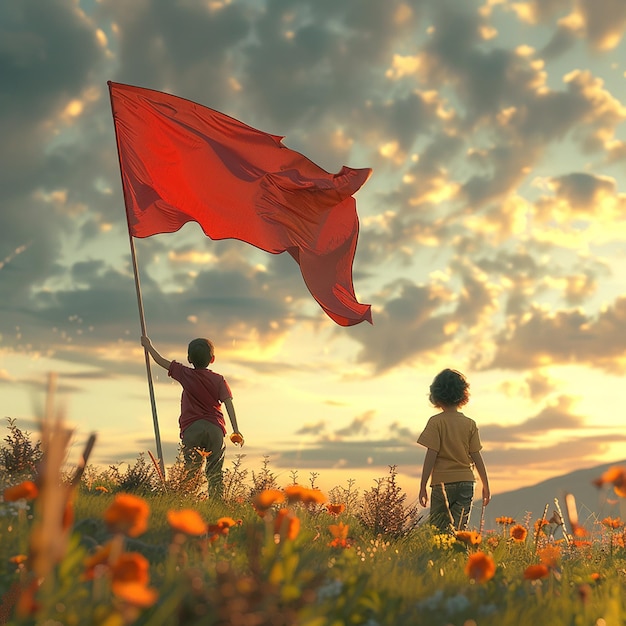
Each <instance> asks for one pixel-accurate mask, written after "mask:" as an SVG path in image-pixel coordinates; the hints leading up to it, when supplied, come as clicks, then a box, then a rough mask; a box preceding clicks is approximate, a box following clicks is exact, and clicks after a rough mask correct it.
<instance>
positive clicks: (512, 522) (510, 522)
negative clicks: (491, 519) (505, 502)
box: [496, 517, 515, 526]
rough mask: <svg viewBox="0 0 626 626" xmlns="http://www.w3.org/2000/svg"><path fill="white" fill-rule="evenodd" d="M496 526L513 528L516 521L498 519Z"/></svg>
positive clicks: (507, 518)
mask: <svg viewBox="0 0 626 626" xmlns="http://www.w3.org/2000/svg"><path fill="white" fill-rule="evenodd" d="M496 524H502V526H513V524H515V520H514V519H513V518H512V517H496Z"/></svg>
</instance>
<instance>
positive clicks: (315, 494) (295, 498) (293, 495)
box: [285, 485, 326, 504]
mask: <svg viewBox="0 0 626 626" xmlns="http://www.w3.org/2000/svg"><path fill="white" fill-rule="evenodd" d="M285 495H286V496H287V498H288V500H289V502H302V503H303V504H324V502H326V496H325V495H324V494H323V493H322V492H321V491H320V490H319V489H307V488H306V487H303V486H302V485H289V486H287V487H285Z"/></svg>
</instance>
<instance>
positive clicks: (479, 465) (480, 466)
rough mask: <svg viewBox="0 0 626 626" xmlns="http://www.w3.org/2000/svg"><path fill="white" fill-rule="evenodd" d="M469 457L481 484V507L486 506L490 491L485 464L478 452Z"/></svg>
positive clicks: (489, 498)
mask: <svg viewBox="0 0 626 626" xmlns="http://www.w3.org/2000/svg"><path fill="white" fill-rule="evenodd" d="M470 456H471V457H472V461H474V465H475V466H476V471H477V472H478V475H479V476H480V480H481V482H482V484H483V506H487V505H488V504H489V501H490V500H491V491H490V490H489V478H488V477H487V468H486V467H485V462H484V461H483V457H482V454H481V453H480V452H472V453H471V454H470Z"/></svg>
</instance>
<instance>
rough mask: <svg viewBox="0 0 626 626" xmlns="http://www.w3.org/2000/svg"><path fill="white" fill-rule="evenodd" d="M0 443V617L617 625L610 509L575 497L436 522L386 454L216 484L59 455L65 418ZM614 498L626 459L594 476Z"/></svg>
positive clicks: (622, 568)
mask: <svg viewBox="0 0 626 626" xmlns="http://www.w3.org/2000/svg"><path fill="white" fill-rule="evenodd" d="M8 432H9V435H8V436H7V437H6V439H5V440H4V442H3V444H2V447H0V472H1V474H0V476H1V484H0V488H1V491H0V492H1V493H3V502H1V503H0V563H1V564H2V567H1V568H0V624H41V625H44V624H45V625H46V626H53V625H54V626H56V625H81V626H82V625H92V624H93V625H101V626H118V625H125V624H146V625H151V626H156V625H170V624H171V625H178V624H180V625H183V624H184V625H194V624H198V625H199V624H203V625H227V624H232V625H235V626H266V625H267V626H270V625H287V624H294V625H295V624H297V625H302V626H327V625H328V626H342V625H346V626H347V625H353V624H367V625H368V626H375V625H393V626H398V625H412V624H416V625H422V624H423V625H425V626H437V625H439V624H441V625H455V626H475V625H478V626H491V625H493V626H496V625H497V626H507V625H511V626H524V625H532V626H543V625H550V626H559V625H564V626H565V625H567V626H586V625H589V626H618V625H624V624H626V550H625V547H624V541H625V530H624V524H623V522H622V521H621V520H620V519H619V518H605V519H602V520H600V519H598V520H594V521H593V522H592V523H591V525H589V524H586V525H585V526H584V527H583V526H579V525H578V522H577V519H576V513H575V501H574V500H573V498H572V499H571V500H568V502H565V503H563V510H561V507H560V506H559V503H558V502H557V503H556V508H555V510H554V511H549V509H548V507H547V506H546V508H545V509H544V510H542V511H539V512H538V513H536V512H528V514H527V515H526V517H525V518H524V519H522V520H515V519H512V518H508V517H500V518H498V519H497V527H496V528H490V529H485V528H474V529H469V530H467V531H463V532H461V531H459V532H456V533H455V534H438V533H436V532H435V531H434V530H433V528H432V527H430V526H429V525H428V524H427V520H425V519H422V518H421V517H420V513H419V511H417V510H416V509H415V508H413V507H410V506H407V504H406V496H405V494H404V493H403V492H402V489H401V488H400V486H399V485H398V484H397V481H396V473H395V468H394V467H390V470H389V475H388V476H385V477H383V478H380V479H379V480H377V481H374V484H373V486H372V487H371V488H370V489H366V490H364V491H363V492H360V491H359V490H357V489H356V488H355V486H354V483H353V482H351V481H348V483H347V485H345V486H337V487H335V488H334V489H332V490H331V491H330V492H328V493H322V492H321V491H320V490H319V489H317V488H316V485H315V480H316V476H315V475H314V474H312V475H310V476H309V477H308V478H307V479H306V480H304V481H303V480H300V477H299V476H298V475H297V473H296V472H292V473H291V475H290V479H289V481H288V482H289V484H284V485H280V484H278V482H277V479H276V477H275V475H274V474H273V472H272V470H271V466H270V461H269V459H266V460H265V462H264V463H263V465H262V467H261V468H259V469H258V470H257V471H249V470H248V469H246V468H245V467H244V463H243V460H244V459H243V457H242V456H241V455H240V456H237V457H235V459H234V461H233V462H232V464H231V466H230V467H229V468H228V469H227V470H226V471H225V475H224V479H225V491H224V497H223V499H222V500H220V501H211V500H208V499H206V498H203V497H202V493H203V491H205V489H204V485H203V478H202V476H201V475H200V474H199V475H197V476H187V475H185V472H184V469H183V466H182V464H181V463H180V461H177V462H176V463H175V464H174V465H173V466H172V467H170V468H168V469H167V471H166V473H165V475H164V474H162V473H161V472H160V470H159V465H158V463H154V462H153V460H152V458H151V457H150V455H148V458H146V457H145V456H144V455H140V456H139V457H138V458H137V460H136V461H135V463H134V464H133V465H131V466H128V467H126V468H125V469H123V470H122V469H121V468H120V467H110V468H107V469H99V468H95V467H93V466H91V465H90V464H89V463H88V458H89V454H90V452H91V448H92V447H93V445H94V444H95V443H96V442H95V438H90V439H89V441H88V442H87V445H86V447H85V451H84V453H83V457H82V461H81V462H80V463H78V465H77V466H76V467H68V466H67V462H66V454H67V446H68V443H69V441H70V437H71V433H70V432H69V431H67V430H66V429H65V428H64V427H63V426H62V424H61V423H59V421H56V422H55V423H50V422H48V423H45V422H44V424H43V426H42V432H41V437H40V438H38V439H37V440H35V439H34V438H33V437H32V436H31V435H30V434H29V433H26V432H23V431H22V430H20V429H19V427H18V426H17V425H16V423H15V422H14V421H11V420H10V421H9V430H8ZM597 486H598V488H599V489H603V490H605V491H606V493H607V495H610V497H625V496H626V468H622V467H613V468H611V469H610V470H609V471H607V472H606V473H605V474H604V475H602V476H598V478H597Z"/></svg>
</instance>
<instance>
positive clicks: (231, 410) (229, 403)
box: [224, 398, 243, 447]
mask: <svg viewBox="0 0 626 626" xmlns="http://www.w3.org/2000/svg"><path fill="white" fill-rule="evenodd" d="M224 406H225V407H226V412H227V413H228V417H229V418H230V424H231V426H232V427H233V432H234V433H237V434H238V435H240V436H241V443H240V444H239V445H240V446H241V447H243V435H242V434H241V433H240V432H239V426H237V414H236V413H235V405H234V404H233V399H232V398H226V400H224Z"/></svg>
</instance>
